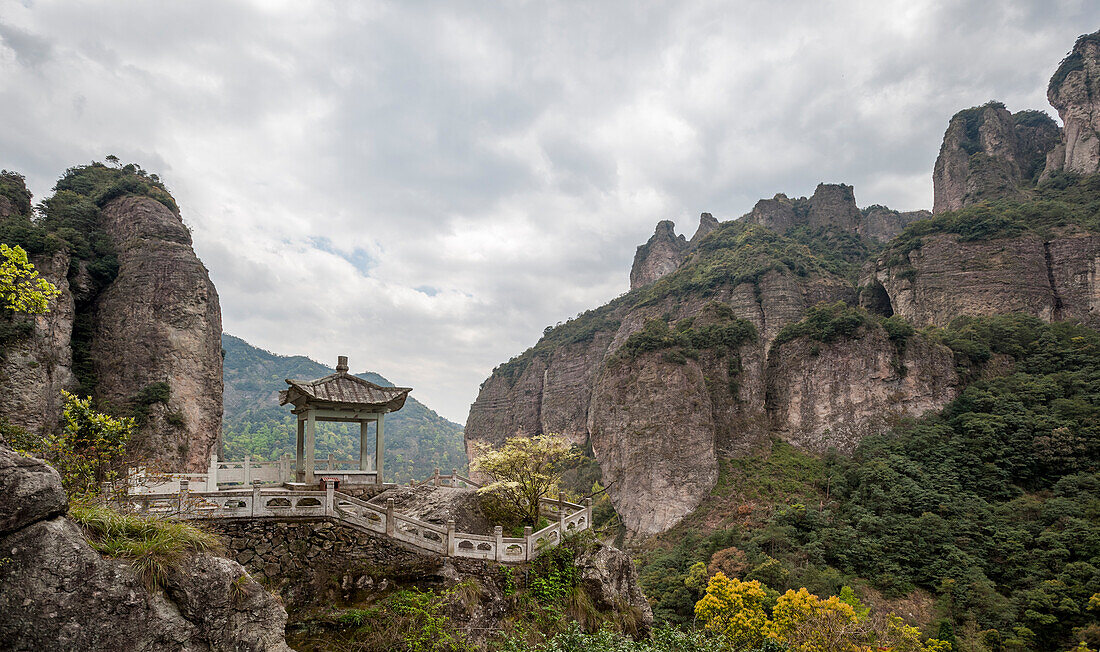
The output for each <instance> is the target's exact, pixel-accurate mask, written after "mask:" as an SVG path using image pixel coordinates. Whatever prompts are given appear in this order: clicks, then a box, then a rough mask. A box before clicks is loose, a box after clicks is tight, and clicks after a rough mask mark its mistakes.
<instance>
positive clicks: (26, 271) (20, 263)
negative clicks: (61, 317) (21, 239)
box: [0, 244, 61, 314]
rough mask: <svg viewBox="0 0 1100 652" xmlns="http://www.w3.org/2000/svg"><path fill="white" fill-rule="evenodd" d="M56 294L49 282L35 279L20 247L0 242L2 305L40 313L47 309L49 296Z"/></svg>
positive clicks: (0, 291)
mask: <svg viewBox="0 0 1100 652" xmlns="http://www.w3.org/2000/svg"><path fill="white" fill-rule="evenodd" d="M59 294H61V292H60V291H59V290H58V289H57V288H56V287H55V286H54V284H53V283H50V282H49V281H47V280H46V279H44V278H39V276H38V270H36V269H35V268H34V265H32V264H31V262H30V260H28V259H27V252H26V251H24V250H23V247H20V246H15V247H9V246H8V245H6V244H0V299H2V300H3V305H4V307H5V308H7V309H9V310H14V311H15V312H25V313H30V314H41V313H44V312H48V311H49V308H48V304H49V302H50V299H53V298H54V297H56V296H57V295H59Z"/></svg>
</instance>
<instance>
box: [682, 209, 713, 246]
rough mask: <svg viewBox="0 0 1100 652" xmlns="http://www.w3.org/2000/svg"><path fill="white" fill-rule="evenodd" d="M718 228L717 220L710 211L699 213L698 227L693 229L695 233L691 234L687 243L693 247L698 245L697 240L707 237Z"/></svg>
mask: <svg viewBox="0 0 1100 652" xmlns="http://www.w3.org/2000/svg"><path fill="white" fill-rule="evenodd" d="M717 228H718V220H717V219H716V218H715V217H714V216H713V215H711V214H710V213H701V214H700V215H699V228H698V229H696V230H695V235H693V236H691V240H690V241H689V244H690V245H691V247H692V248H693V249H694V248H695V247H698V246H699V241H700V240H702V239H703V238H705V237H707V235H709V234H710V233H713V232H714V230H715V229H717Z"/></svg>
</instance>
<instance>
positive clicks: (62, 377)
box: [0, 251, 77, 432]
mask: <svg viewBox="0 0 1100 652" xmlns="http://www.w3.org/2000/svg"><path fill="white" fill-rule="evenodd" d="M32 262H33V263H34V266H35V268H36V269H37V270H38V272H39V275H40V276H41V277H42V278H45V279H46V280H48V281H50V282H51V283H53V284H54V285H55V286H57V289H58V290H60V291H61V294H60V296H58V297H57V298H56V299H54V300H53V302H51V303H50V311H49V312H48V313H46V314H43V315H34V316H18V317H14V318H13V319H14V320H16V321H19V322H23V323H28V324H30V333H29V335H27V336H26V337H22V338H19V339H17V340H15V341H13V342H11V343H10V344H8V346H7V347H5V350H4V357H3V360H2V362H0V392H3V394H4V396H6V397H7V399H6V400H5V401H4V405H3V406H2V407H0V414H2V415H3V416H4V418H5V419H7V421H8V422H9V423H13V424H15V425H17V426H20V427H22V428H25V429H27V430H29V431H31V432H47V431H50V430H52V429H53V428H54V427H55V426H56V425H57V422H58V419H60V418H61V406H62V405H61V404H62V400H61V399H62V397H61V391H62V390H70V391H71V390H73V389H74V388H75V387H76V385H77V382H76V377H75V376H74V375H73V371H72V364H73V354H72V349H71V348H70V346H69V341H70V339H71V338H72V333H73V321H74V319H75V318H76V304H75V302H74V300H73V293H72V290H71V288H70V285H69V279H68V271H69V262H70V261H69V254H68V252H66V251H58V252H56V253H53V254H48V255H42V256H35V257H34V258H33V259H32Z"/></svg>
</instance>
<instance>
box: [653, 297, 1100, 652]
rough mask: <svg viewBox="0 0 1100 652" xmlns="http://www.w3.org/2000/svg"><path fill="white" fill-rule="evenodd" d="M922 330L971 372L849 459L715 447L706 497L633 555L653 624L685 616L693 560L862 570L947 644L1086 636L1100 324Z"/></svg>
mask: <svg viewBox="0 0 1100 652" xmlns="http://www.w3.org/2000/svg"><path fill="white" fill-rule="evenodd" d="M929 335H930V336H932V337H935V338H937V339H939V340H940V341H941V342H943V343H944V344H946V345H947V346H949V347H950V348H951V349H952V351H953V352H954V355H955V359H956V363H957V364H958V367H959V372H960V374H962V375H963V376H964V377H967V378H970V379H973V382H971V383H970V384H969V385H968V386H967V387H966V389H965V390H963V391H962V393H961V394H960V396H959V397H958V398H957V399H956V400H955V401H953V402H952V403H951V404H949V405H948V406H947V407H946V408H945V409H944V410H943V411H942V413H940V414H933V415H927V416H925V417H923V418H921V419H916V420H910V421H906V422H903V423H901V424H899V425H898V426H897V427H895V428H894V429H893V430H891V431H890V432H889V433H888V434H886V435H883V436H876V437H869V438H867V439H865V440H864V441H863V442H862V443H861V444H860V446H859V448H858V449H857V450H856V452H855V454H854V455H853V456H851V457H846V456H840V455H827V456H824V457H815V456H812V455H808V454H806V453H803V452H800V451H798V450H796V449H794V448H792V447H791V446H789V445H787V444H785V443H783V442H780V441H776V442H775V443H774V444H773V445H772V447H771V450H770V452H764V453H761V454H759V455H756V456H752V457H748V458H740V459H734V458H730V459H725V460H722V474H721V478H720V480H719V483H718V485H717V486H716V487H715V490H714V492H713V494H712V495H711V496H710V497H709V498H708V499H707V500H706V501H705V502H704V503H703V504H702V505H701V506H700V508H699V509H698V510H696V512H695V513H693V514H692V515H691V516H689V517H688V518H687V519H685V520H684V521H683V522H681V523H680V524H679V525H677V527H675V528H674V529H673V530H671V531H670V532H668V533H666V534H664V535H662V536H661V537H659V538H658V539H656V540H654V541H652V542H650V544H649V547H648V552H646V553H644V554H643V555H642V557H641V572H642V580H643V585H644V588H645V591H646V594H647V595H648V596H649V598H650V600H651V601H653V602H654V615H655V617H656V618H657V619H658V621H660V620H667V621H671V622H681V623H686V622H690V621H691V619H692V618H693V616H694V613H693V607H694V604H695V601H696V600H698V599H699V597H700V595H701V588H693V584H692V582H691V581H690V575H691V568H692V566H694V565H697V564H703V565H705V566H706V567H707V568H708V569H709V570H710V572H711V573H714V572H717V571H718V570H722V571H724V572H726V573H728V574H730V575H732V576H740V577H745V578H748V579H756V580H759V581H761V582H762V583H764V584H765V585H766V586H767V587H768V588H770V589H772V590H775V591H779V592H783V591H786V590H787V589H788V588H798V587H803V586H805V587H807V588H808V589H809V590H810V591H812V592H815V593H818V594H820V595H831V594H836V593H838V592H839V591H840V589H841V587H842V586H843V585H845V584H848V585H853V586H857V587H858V586H861V585H862V586H863V587H864V588H863V589H862V590H863V592H865V595H866V593H867V592H869V593H870V594H871V595H874V596H878V599H879V600H880V601H881V603H882V604H886V605H889V606H890V608H892V609H894V610H897V611H899V612H902V611H905V610H906V609H908V610H909V613H908V614H906V615H909V616H911V617H912V619H913V620H915V621H917V622H920V623H922V624H924V625H925V626H926V627H927V628H928V630H929V633H930V634H933V635H935V636H936V637H937V638H940V639H942V640H947V641H950V642H952V643H953V645H954V649H956V650H958V649H963V650H974V649H998V650H999V649H1012V650H1060V649H1065V648H1067V647H1069V646H1070V645H1071V644H1072V643H1074V642H1075V641H1079V640H1086V641H1089V642H1090V644H1091V645H1092V646H1093V647H1095V645H1096V642H1097V641H1098V640H1100V624H1098V615H1100V614H1098V611H1097V604H1096V602H1097V601H1098V599H1097V598H1096V597H1094V596H1096V595H1097V593H1098V592H1100V333H1097V332H1096V331H1094V330H1092V329H1090V328H1086V327H1084V326H1079V325H1074V324H1071V323H1066V322H1061V323H1054V324H1045V323H1043V322H1041V321H1040V320H1038V319H1035V318H1033V317H1027V316H1022V315H1010V316H1000V317H991V318H981V319H971V318H963V319H960V320H957V321H956V322H955V323H953V324H952V325H951V326H949V327H948V328H945V329H934V330H932V331H929ZM844 337H858V332H853V333H852V334H850V335H844ZM695 586H696V587H698V585H695Z"/></svg>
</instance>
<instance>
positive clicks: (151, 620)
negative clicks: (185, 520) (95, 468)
mask: <svg viewBox="0 0 1100 652" xmlns="http://www.w3.org/2000/svg"><path fill="white" fill-rule="evenodd" d="M0 489H2V490H3V491H4V495H5V497H6V499H5V501H4V504H3V505H2V506H0V549H2V550H3V551H4V556H5V559H4V563H0V641H4V647H5V649H16V650H135V651H136V650H149V651H152V650H178V651H180V652H183V651H185V650H186V651H189V652H190V651H200V650H256V651H260V650H272V651H286V650H289V649H290V648H288V647H287V645H286V642H285V641H284V639H283V627H284V624H285V622H286V611H285V610H283V608H282V606H281V605H280V604H279V603H278V601H277V600H276V599H275V598H274V597H273V596H271V595H270V594H269V593H267V591H265V590H264V589H263V588H262V587H260V586H259V585H258V584H256V583H255V582H254V581H252V580H251V579H250V578H248V577H247V576H246V575H245V573H244V569H243V568H241V566H240V565H239V564H237V563H235V562H232V561H229V560H227V559H221V558H218V557H213V556H209V555H196V556H194V557H191V558H188V559H184V560H182V561H181V563H180V564H179V567H178V568H176V569H174V570H173V571H172V572H170V573H169V575H168V577H167V578H166V581H165V586H164V589H163V590H149V589H148V588H147V587H146V585H145V584H144V583H143V582H142V581H141V580H140V579H139V578H138V577H137V575H135V573H134V571H133V570H132V568H131V566H130V564H129V562H126V561H121V560H115V559H109V558H104V557H101V556H100V555H99V553H97V552H96V551H95V550H93V549H92V548H91V546H89V545H88V542H87V540H86V539H85V537H84V534H83V533H82V531H81V529H80V528H79V527H78V526H77V525H75V524H74V523H73V522H71V521H70V520H69V519H67V518H65V517H64V516H63V515H62V514H64V511H65V507H66V505H65V495H64V492H63V491H62V489H61V483H60V479H59V477H58V476H57V473H56V471H54V470H53V469H51V468H50V467H49V466H47V465H46V464H45V463H44V462H42V461H41V460H35V459H30V458H23V457H21V456H19V455H18V454H17V453H14V452H13V451H11V449H8V448H6V447H3V446H0ZM16 499H18V501H16Z"/></svg>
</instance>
